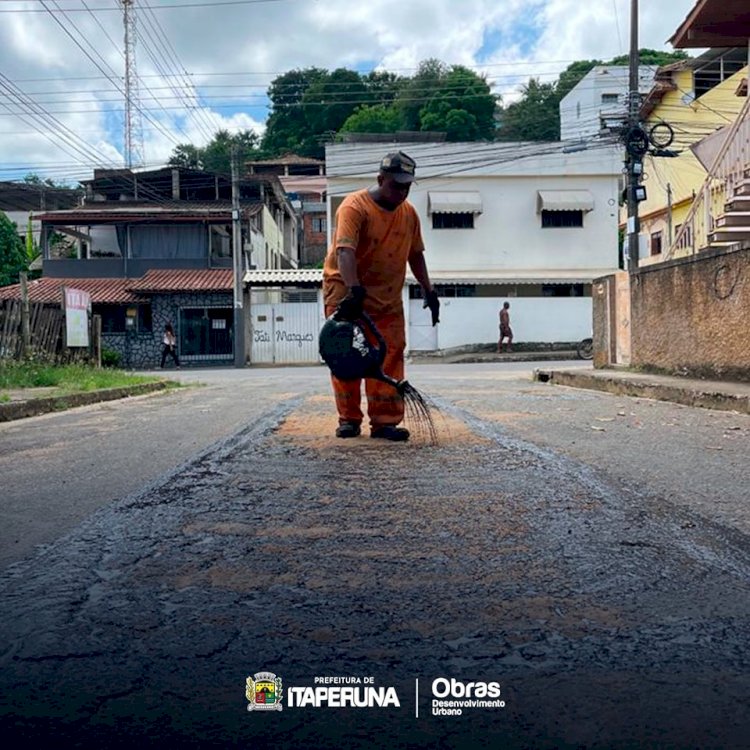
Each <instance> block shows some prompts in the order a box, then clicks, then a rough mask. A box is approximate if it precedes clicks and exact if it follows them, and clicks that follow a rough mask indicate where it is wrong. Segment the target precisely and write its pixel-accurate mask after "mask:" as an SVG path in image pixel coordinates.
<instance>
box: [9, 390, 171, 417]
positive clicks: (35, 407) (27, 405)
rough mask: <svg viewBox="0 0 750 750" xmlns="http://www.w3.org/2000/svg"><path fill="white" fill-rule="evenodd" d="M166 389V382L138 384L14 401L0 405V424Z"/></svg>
mask: <svg viewBox="0 0 750 750" xmlns="http://www.w3.org/2000/svg"><path fill="white" fill-rule="evenodd" d="M166 388H167V382H166V381H158V382H156V383H138V384H137V385H128V386H124V387H122V388H103V389H101V390H98V391H89V392H86V393H72V394H70V395H67V396H49V397H47V398H32V399H29V400H28V401H16V402H14V403H10V404H0V422H11V421H12V420H14V419H25V418H26V417H37V416H39V415H40V414H48V413H49V412H53V411H63V410H65V409H72V408H74V407H76V406H88V405H89V404H97V403H100V402H102V401H116V400H118V399H122V398H129V397H130V396H142V395H143V394H146V393H154V392H155V391H163V390H165V389H166Z"/></svg>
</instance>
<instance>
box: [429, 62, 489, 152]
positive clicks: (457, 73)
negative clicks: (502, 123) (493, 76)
mask: <svg viewBox="0 0 750 750" xmlns="http://www.w3.org/2000/svg"><path fill="white" fill-rule="evenodd" d="M496 109H497V97H495V96H494V95H493V94H492V92H491V91H490V87H489V85H488V84H487V81H486V80H485V79H484V78H483V77H481V76H479V75H477V74H476V73H475V72H474V71H473V70H469V68H465V67H463V66H462V65H454V66H453V67H452V68H451V69H450V70H449V71H448V73H447V74H446V75H445V76H444V77H443V80H442V82H441V86H440V87H439V88H438V89H437V91H436V92H435V93H434V94H433V96H432V97H431V99H430V101H429V102H428V103H427V104H425V105H424V106H423V107H422V108H421V109H420V111H419V121H420V129H421V130H440V131H445V132H446V133H447V134H448V135H447V138H448V140H449V141H475V140H481V139H485V140H491V139H492V138H494V135H495V110H496Z"/></svg>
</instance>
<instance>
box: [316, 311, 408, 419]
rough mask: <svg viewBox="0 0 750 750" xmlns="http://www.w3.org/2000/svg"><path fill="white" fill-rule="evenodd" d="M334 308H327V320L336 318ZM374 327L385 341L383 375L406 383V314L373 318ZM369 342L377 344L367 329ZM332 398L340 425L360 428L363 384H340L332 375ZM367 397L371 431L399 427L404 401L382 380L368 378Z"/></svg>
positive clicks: (341, 382)
mask: <svg viewBox="0 0 750 750" xmlns="http://www.w3.org/2000/svg"><path fill="white" fill-rule="evenodd" d="M335 309H336V308H335V306H334V307H326V316H329V315H331V314H333V311H334V310H335ZM370 317H371V318H372V322H373V323H374V324H375V327H376V328H377V329H378V330H379V331H380V334H381V336H382V337H383V339H384V340H385V346H386V352H385V362H384V363H383V372H384V373H385V374H386V375H389V376H390V377H392V378H395V379H396V380H403V379H404V349H406V333H405V327H404V314H403V312H399V313H395V314H393V313H389V314H385V315H370ZM365 334H366V335H367V339H368V341H371V342H373V343H375V339H374V337H373V336H372V335H371V334H370V332H369V331H367V330H366V329H365ZM331 383H332V385H333V395H334V397H335V399H336V409H337V411H338V413H339V424H342V423H343V422H354V423H356V424H360V423H361V422H362V419H363V417H364V415H363V414H362V406H361V402H362V381H361V380H339V379H338V378H337V377H334V376H333V375H331ZM365 393H366V394H367V415H368V416H369V418H370V427H371V428H373V429H377V428H378V427H383V426H385V425H397V424H399V422H401V421H403V419H404V399H403V398H402V397H401V394H399V392H398V391H397V390H396V389H395V388H394V387H393V386H392V385H388V384H387V383H383V382H382V381H381V380H374V379H373V378H365Z"/></svg>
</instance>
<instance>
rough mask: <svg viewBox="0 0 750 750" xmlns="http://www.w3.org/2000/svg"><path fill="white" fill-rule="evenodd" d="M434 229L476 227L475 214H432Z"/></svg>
mask: <svg viewBox="0 0 750 750" xmlns="http://www.w3.org/2000/svg"><path fill="white" fill-rule="evenodd" d="M432 228H433V229H474V214H473V213H460V214H443V213H438V214H432Z"/></svg>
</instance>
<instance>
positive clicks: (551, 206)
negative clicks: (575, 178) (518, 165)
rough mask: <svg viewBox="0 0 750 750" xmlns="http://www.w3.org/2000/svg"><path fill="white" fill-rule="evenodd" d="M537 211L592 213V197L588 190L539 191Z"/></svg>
mask: <svg viewBox="0 0 750 750" xmlns="http://www.w3.org/2000/svg"><path fill="white" fill-rule="evenodd" d="M537 195H538V203H537V206H538V207H537V211H593V210H594V196H593V195H591V193H590V192H589V191H588V190H540V191H538V194H537Z"/></svg>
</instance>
